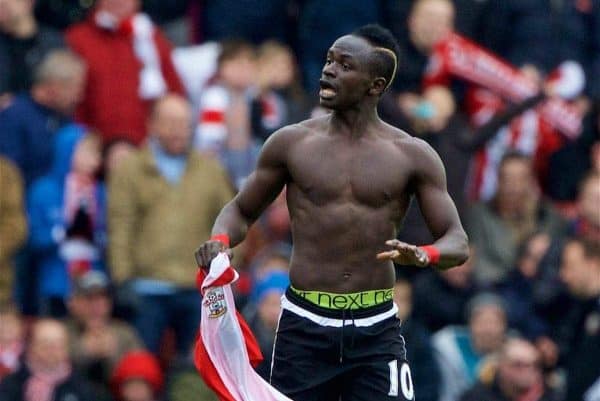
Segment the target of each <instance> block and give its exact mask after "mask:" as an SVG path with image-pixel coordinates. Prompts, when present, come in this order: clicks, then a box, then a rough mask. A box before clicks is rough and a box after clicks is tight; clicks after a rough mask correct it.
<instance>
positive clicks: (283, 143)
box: [265, 120, 315, 150]
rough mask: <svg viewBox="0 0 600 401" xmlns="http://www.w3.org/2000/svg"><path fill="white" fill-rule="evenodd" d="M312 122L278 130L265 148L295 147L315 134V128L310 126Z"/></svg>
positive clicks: (270, 137) (268, 140)
mask: <svg viewBox="0 0 600 401" xmlns="http://www.w3.org/2000/svg"><path fill="white" fill-rule="evenodd" d="M310 121H311V120H306V121H301V122H299V123H296V124H290V125H286V126H285V127H282V128H280V129H278V130H277V131H275V132H274V133H273V134H271V135H270V136H269V138H268V139H267V141H266V142H265V146H266V147H268V148H284V149H289V147H290V146H294V145H295V144H296V143H298V142H299V141H302V140H303V139H305V138H307V137H309V136H311V135H313V134H314V132H315V128H314V127H312V126H311V125H310ZM282 150H283V149H282Z"/></svg>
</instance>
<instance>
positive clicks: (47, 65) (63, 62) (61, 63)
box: [33, 49, 85, 84]
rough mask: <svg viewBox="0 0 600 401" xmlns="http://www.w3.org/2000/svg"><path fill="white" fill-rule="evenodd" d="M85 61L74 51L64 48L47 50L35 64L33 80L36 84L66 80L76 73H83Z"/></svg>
mask: <svg viewBox="0 0 600 401" xmlns="http://www.w3.org/2000/svg"><path fill="white" fill-rule="evenodd" d="M84 71H85V62H84V61H83V60H82V59H81V58H80V57H79V56H78V55H76V54H75V53H73V52H72V51H70V50H66V49H57V50H52V51H51V52H49V53H48V54H47V55H46V56H45V57H44V58H43V59H42V61H41V62H40V64H38V65H37V66H36V68H35V69H34V72H33V80H34V82H35V83H36V84H39V83H44V82H49V81H66V80H70V79H72V78H73V77H74V76H77V74H83V73H84Z"/></svg>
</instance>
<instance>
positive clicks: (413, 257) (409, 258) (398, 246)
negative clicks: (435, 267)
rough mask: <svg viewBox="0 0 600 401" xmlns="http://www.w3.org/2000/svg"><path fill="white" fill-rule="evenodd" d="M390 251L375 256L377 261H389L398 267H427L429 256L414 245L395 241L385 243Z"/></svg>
mask: <svg viewBox="0 0 600 401" xmlns="http://www.w3.org/2000/svg"><path fill="white" fill-rule="evenodd" d="M385 244H386V245H387V246H389V247H391V248H393V249H392V250H391V251H386V252H381V253H378V254H377V259H379V260H391V261H393V262H394V263H397V264H399V265H406V266H419V267H425V266H427V265H429V256H428V255H427V253H426V252H425V251H424V250H422V249H421V248H419V247H418V246H416V245H411V244H407V243H406V242H402V241H398V240H397V239H393V240H389V241H386V242H385Z"/></svg>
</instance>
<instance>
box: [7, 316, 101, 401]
mask: <svg viewBox="0 0 600 401" xmlns="http://www.w3.org/2000/svg"><path fill="white" fill-rule="evenodd" d="M67 399H68V400H73V401H101V400H102V398H100V397H98V395H97V394H96V393H95V392H93V391H92V387H91V386H90V385H89V383H88V382H87V381H86V380H85V379H84V378H82V377H81V376H80V375H79V373H78V372H77V371H76V370H74V369H73V367H72V365H71V361H70V360H69V346H68V335H67V331H66V329H65V327H64V326H63V324H62V323H60V322H59V321H57V320H52V319H42V320H39V321H37V322H36V323H35V324H34V325H33V327H32V329H31V338H30V342H29V344H28V346H27V350H26V354H25V359H24V363H23V366H21V368H20V369H19V370H18V371H17V372H15V373H13V374H11V375H9V376H6V377H5V378H4V380H3V381H2V382H1V383H0V400H1V401H53V400H67Z"/></svg>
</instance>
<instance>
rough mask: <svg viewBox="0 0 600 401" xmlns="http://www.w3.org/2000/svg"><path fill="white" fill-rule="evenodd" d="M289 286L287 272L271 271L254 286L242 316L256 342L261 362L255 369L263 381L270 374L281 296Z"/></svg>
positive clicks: (267, 378)
mask: <svg viewBox="0 0 600 401" xmlns="http://www.w3.org/2000/svg"><path fill="white" fill-rule="evenodd" d="M289 285H290V279H289V277H288V273H287V272H283V271H271V272H269V273H267V274H266V275H265V276H264V277H263V278H261V279H260V280H259V281H258V282H256V283H255V284H254V288H253V290H252V295H251V297H250V305H248V306H247V307H246V308H245V309H244V316H245V318H246V321H247V322H248V325H249V326H250V329H251V330H252V333H253V334H254V336H255V337H256V340H257V341H258V345H259V347H260V351H261V352H262V355H263V358H264V359H263V361H262V362H261V363H260V365H258V366H257V367H256V368H255V369H256V371H257V372H258V374H260V375H261V376H262V377H263V378H264V379H265V380H269V375H270V372H271V354H272V353H273V342H274V341H275V332H276V330H277V323H278V322H279V314H280V313H281V296H282V295H283V294H284V293H285V291H286V289H287V287H289Z"/></svg>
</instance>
